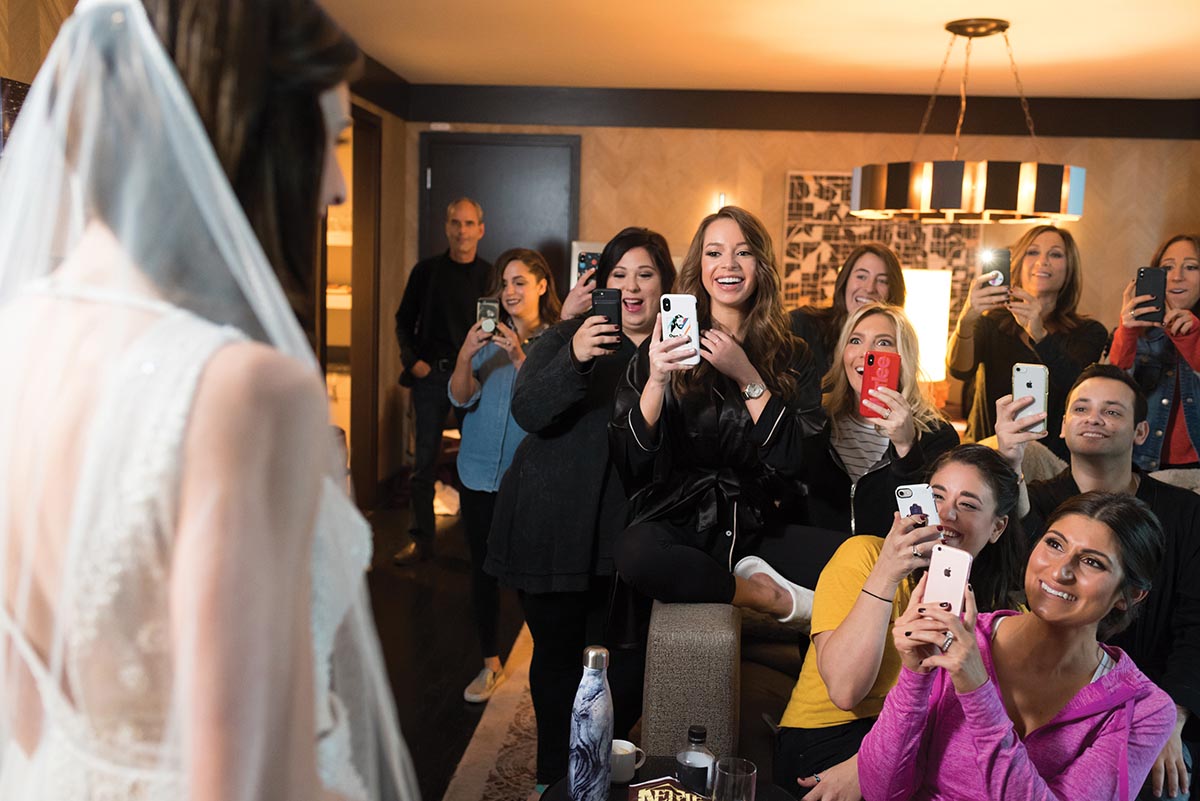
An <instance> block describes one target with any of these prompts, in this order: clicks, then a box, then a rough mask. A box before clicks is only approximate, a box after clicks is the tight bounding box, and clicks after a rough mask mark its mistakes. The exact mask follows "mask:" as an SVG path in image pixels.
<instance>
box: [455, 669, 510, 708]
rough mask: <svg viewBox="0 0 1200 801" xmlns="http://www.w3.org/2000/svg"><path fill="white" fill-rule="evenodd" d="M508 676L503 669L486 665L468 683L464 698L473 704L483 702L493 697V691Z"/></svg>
mask: <svg viewBox="0 0 1200 801" xmlns="http://www.w3.org/2000/svg"><path fill="white" fill-rule="evenodd" d="M506 678H507V676H505V675H504V672H503V671H495V670H492V669H491V668H488V667H485V668H484V669H483V670H481V671H479V675H478V676H476V677H475V680H474V681H472V682H471V683H470V684H468V685H467V689H465V690H463V700H464V701H467V702H468V703H472V704H482V703H483V702H484V701H486V700H487V699H489V698H491V697H492V693H494V692H496V688H497V687H499V686H500V685H501V684H503V683H504V680H505V679H506Z"/></svg>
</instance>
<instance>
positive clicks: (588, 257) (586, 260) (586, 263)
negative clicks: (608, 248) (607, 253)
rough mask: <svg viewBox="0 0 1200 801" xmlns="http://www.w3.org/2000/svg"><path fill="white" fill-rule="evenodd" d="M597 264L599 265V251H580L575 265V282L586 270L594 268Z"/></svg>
mask: <svg viewBox="0 0 1200 801" xmlns="http://www.w3.org/2000/svg"><path fill="white" fill-rule="evenodd" d="M599 266H600V254H599V253H588V252H586V251H580V253H579V262H578V263H577V264H576V265H575V281H576V283H578V282H579V279H580V278H583V274H584V273H586V272H587V271H588V270H594V269H596V268H597V267H599Z"/></svg>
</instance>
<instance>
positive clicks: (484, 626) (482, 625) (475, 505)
mask: <svg viewBox="0 0 1200 801" xmlns="http://www.w3.org/2000/svg"><path fill="white" fill-rule="evenodd" d="M496 494H497V493H495V492H480V491H479V490H473V489H468V488H466V487H463V488H462V489H461V490H460V491H459V493H458V497H459V501H460V502H461V511H462V522H463V530H464V531H465V533H466V535H467V546H468V547H469V548H470V549H471V608H472V610H473V611H474V612H475V630H476V632H478V634H479V650H480V651H481V652H482V655H483V658H484V659H487V658H488V657H489V656H499V654H500V649H499V646H498V645H497V636H496V627H497V618H498V617H499V612H500V591H499V589H498V588H497V586H496V579H495V578H494V577H492V576H489V575H488V574H487V573H484V572H483V560H484V559H486V558H487V539H488V531H490V530H491V528H492V511H493V510H494V509H495V508H496Z"/></svg>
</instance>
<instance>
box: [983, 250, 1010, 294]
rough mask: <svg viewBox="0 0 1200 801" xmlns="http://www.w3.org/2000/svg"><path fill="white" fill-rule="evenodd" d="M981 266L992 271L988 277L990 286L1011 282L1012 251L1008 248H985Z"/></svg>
mask: <svg viewBox="0 0 1200 801" xmlns="http://www.w3.org/2000/svg"><path fill="white" fill-rule="evenodd" d="M981 262H982V264H983V268H984V269H985V270H989V271H990V272H991V273H992V277H991V278H989V279H988V284H990V285H991V286H1005V285H1008V284H1011V283H1012V251H1011V250H1009V249H1008V248H998V249H996V250H985V251H984V252H983V258H982V259H981Z"/></svg>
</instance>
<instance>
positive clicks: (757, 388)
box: [742, 384, 767, 400]
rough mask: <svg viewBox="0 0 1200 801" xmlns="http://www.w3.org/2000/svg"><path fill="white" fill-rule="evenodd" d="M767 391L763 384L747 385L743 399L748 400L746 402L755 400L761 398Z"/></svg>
mask: <svg viewBox="0 0 1200 801" xmlns="http://www.w3.org/2000/svg"><path fill="white" fill-rule="evenodd" d="M766 391H767V388H766V387H765V386H763V385H762V384H747V385H746V388H745V389H743V390H742V397H744V398H746V400H754V399H755V398H761V397H762V394H763V393H764V392H766Z"/></svg>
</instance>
